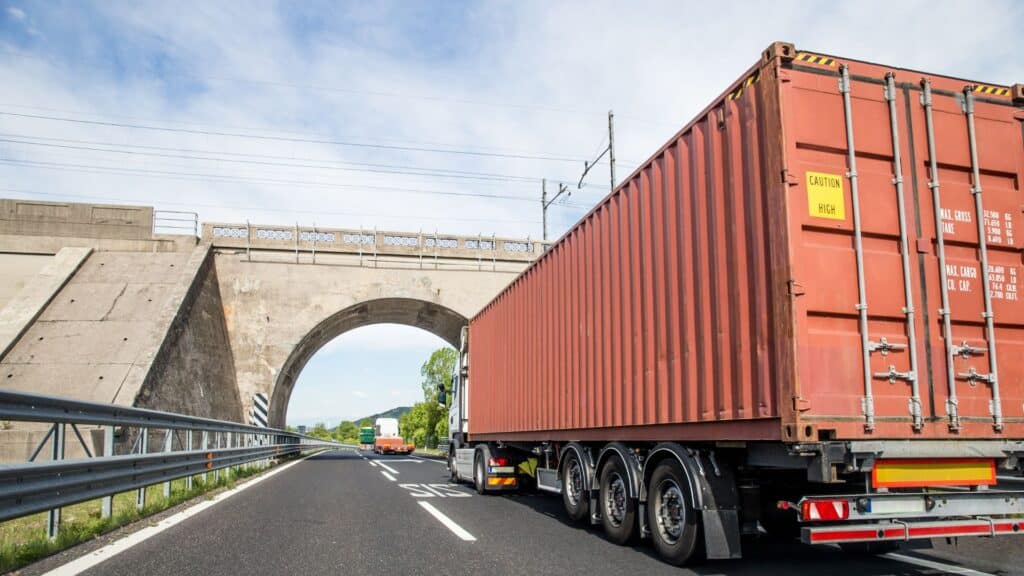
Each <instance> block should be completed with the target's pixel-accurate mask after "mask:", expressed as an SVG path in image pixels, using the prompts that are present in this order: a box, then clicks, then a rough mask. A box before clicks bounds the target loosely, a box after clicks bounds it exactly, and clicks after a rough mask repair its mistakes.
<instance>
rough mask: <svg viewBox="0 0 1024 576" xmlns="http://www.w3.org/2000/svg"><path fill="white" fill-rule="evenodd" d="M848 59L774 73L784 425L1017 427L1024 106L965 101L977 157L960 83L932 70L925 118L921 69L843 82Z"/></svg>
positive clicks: (869, 68)
mask: <svg viewBox="0 0 1024 576" xmlns="http://www.w3.org/2000/svg"><path fill="white" fill-rule="evenodd" d="M842 66H843V63H842V62H841V61H837V60H833V59H828V60H827V61H826V62H825V63H823V64H820V65H815V66H809V65H808V66H795V67H794V69H793V70H790V71H789V76H788V78H786V79H784V81H783V82H782V84H781V86H782V94H783V97H782V102H783V122H784V126H785V129H786V133H787V134H786V136H787V166H788V178H789V182H790V185H791V186H790V191H789V195H788V198H787V202H788V218H789V229H790V238H791V240H790V242H791V253H792V270H793V279H792V281H793V282H792V284H793V287H794V288H793V292H794V294H796V296H794V298H795V306H794V314H795V319H794V320H795V323H796V328H797V329H796V338H797V343H796V345H797V352H798V363H799V365H798V372H797V378H798V382H797V383H796V384H795V388H794V394H793V396H794V397H793V402H794V407H795V408H796V410H797V417H796V418H795V419H794V420H793V421H792V422H790V423H787V424H786V427H787V428H789V427H791V428H790V429H791V430H792V431H791V432H786V431H784V435H789V437H790V438H793V439H801V440H803V439H818V438H821V439H828V438H859V437H876V438H912V437H950V436H954V437H956V436H959V437H986V438H987V437H992V436H993V434H997V435H998V434H1008V435H1009V436H1011V437H1013V436H1016V437H1020V436H1021V435H1022V434H1021V432H1022V429H1021V421H1022V420H1021V417H1022V416H1024V414H1022V401H1024V393H1022V392H1024V391H1022V388H1024V384H1022V380H1024V368H1022V364H1024V361H1022V359H1024V306H1022V305H1021V303H1020V301H1019V300H1018V295H1019V288H1018V287H1019V278H1020V277H1021V275H1022V271H1021V244H1022V238H1021V225H1022V222H1021V209H1022V206H1024V197H1022V195H1021V190H1020V181H1021V176H1022V175H1024V168H1022V164H1024V160H1022V155H1024V143H1022V129H1021V122H1020V121H1019V120H1015V119H1014V114H1015V113H1016V112H1018V111H1017V110H1015V109H1014V108H1013V107H1012V106H1009V100H1008V98H1005V99H1004V100H1005V102H998V103H993V102H989V101H987V100H986V99H985V98H978V97H974V98H970V97H968V98H966V100H973V112H974V114H973V116H974V118H973V122H974V125H975V134H976V137H975V139H974V142H975V144H974V148H975V150H976V156H977V162H976V163H972V160H971V152H970V151H971V144H970V138H969V136H968V115H967V114H966V113H965V110H966V109H967V108H969V107H967V106H964V103H965V96H964V93H963V92H962V89H963V87H964V86H963V82H957V81H954V80H949V79H933V81H932V82H933V86H932V88H933V95H932V106H931V110H932V112H931V114H932V126H933V128H932V129H931V130H929V129H928V124H927V115H926V112H927V110H926V107H925V106H924V104H923V100H922V95H923V90H922V85H921V74H920V73H914V72H908V71H900V70H891V69H886V68H884V67H880V66H875V65H870V64H864V63H856V62H851V63H849V68H848V73H849V76H850V81H849V83H848V84H846V85H845V86H844V83H843V82H842V79H841V69H842ZM889 72H892V73H893V79H892V84H891V86H889V85H888V81H887V79H886V75H887V74H888V73H889ZM844 89H848V94H847V95H848V102H846V101H844V100H846V98H844V94H843V92H844ZM977 94H978V93H974V92H972V93H971V96H976V95H977ZM929 132H930V133H931V136H932V141H933V143H934V147H935V150H936V158H937V164H936V170H935V176H933V174H932V171H931V168H932V160H931V157H930V154H929V146H928V134H929ZM850 141H852V142H853V143H854V146H853V148H854V149H855V150H856V154H855V156H854V158H853V159H852V160H851V158H850V156H849V154H848V150H849V146H848V143H849V142H850ZM894 141H895V142H896V146H895V147H894V145H893V142H894ZM897 152H898V154H897ZM974 165H976V166H977V167H978V170H977V171H978V175H979V176H978V178H977V181H978V182H977V183H980V187H981V190H982V192H981V194H980V199H981V201H982V202H981V205H982V206H981V210H980V211H979V210H978V206H977V204H976V198H978V197H979V196H978V194H976V193H974V192H972V188H973V189H975V190H976V189H977V186H976V183H975V178H974V177H973V172H974ZM901 177H902V178H901ZM935 177H937V180H938V182H939V187H938V188H937V190H938V195H939V199H940V202H939V210H938V213H937V214H938V218H939V220H938V221H939V222H941V225H942V230H943V232H944V234H943V237H942V240H943V242H942V243H943V244H944V246H943V248H942V249H941V250H940V248H939V245H940V242H939V238H938V235H937V234H936V233H935V231H936V225H935V222H936V219H935V218H936V211H935V209H934V206H935V205H934V204H933V202H932V194H933V189H934V188H933V187H932V186H930V183H932V182H934V180H935V179H936V178H935ZM855 188H856V190H855ZM901 194H902V197H903V202H902V208H903V210H902V215H901V210H900V206H901V204H900V203H899V202H898V201H897V199H898V198H899V197H900V195H901ZM858 212H859V214H858ZM858 221H859V222H858ZM979 222H980V223H981V224H982V229H983V230H984V232H983V239H984V240H985V242H984V247H985V252H986V254H985V256H984V258H985V259H987V261H988V270H989V276H988V281H989V294H990V296H991V298H990V299H989V303H988V305H987V306H986V302H985V298H984V287H983V283H984V280H985V279H984V278H982V273H981V270H982V264H981V262H982V260H983V255H982V249H981V248H982V243H980V242H979V235H978V230H979V228H978V223H979ZM904 247H905V248H904ZM940 255H941V256H942V257H943V259H944V261H945V266H944V269H945V272H946V274H945V279H946V283H945V285H946V291H945V292H946V301H947V302H948V306H943V290H942V287H943V284H942V278H943V274H941V272H942V267H940V265H939V260H940ZM858 259H859V261H860V262H859V264H858ZM858 268H859V269H860V271H858ZM947 310H948V316H949V331H948V333H949V338H948V339H947V337H946V334H947V331H946V322H945V320H946V319H945V317H944V314H946V313H947ZM989 314H990V315H991V317H992V320H993V322H992V329H991V330H988V329H986V315H989ZM992 352H994V353H995V354H992ZM992 357H996V358H998V362H995V363H992V362H990V358H992ZM950 367H951V368H952V370H949V369H948V368H950ZM950 374H952V377H949V375H950ZM994 374H998V378H995V377H994ZM954 397H955V398H954ZM951 400H952V401H951Z"/></svg>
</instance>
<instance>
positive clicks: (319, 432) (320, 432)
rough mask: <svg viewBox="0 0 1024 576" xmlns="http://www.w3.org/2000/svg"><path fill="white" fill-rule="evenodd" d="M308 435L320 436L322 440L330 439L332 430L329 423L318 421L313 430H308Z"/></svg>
mask: <svg viewBox="0 0 1024 576" xmlns="http://www.w3.org/2000/svg"><path fill="white" fill-rule="evenodd" d="M306 434H307V435H309V436H312V437H314V438H320V439H322V440H330V439H331V432H330V430H328V429H327V425H326V424H324V423H323V422H317V424H316V426H313V429H312V430H309V431H308V432H306Z"/></svg>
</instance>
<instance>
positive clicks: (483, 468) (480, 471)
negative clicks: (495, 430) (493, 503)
mask: <svg viewBox="0 0 1024 576" xmlns="http://www.w3.org/2000/svg"><path fill="white" fill-rule="evenodd" d="M473 485H474V486H476V493H477V494H480V495H483V494H486V493H487V463H486V456H485V455H484V454H483V453H482V452H478V453H477V455H476V461H475V462H474V463H473Z"/></svg>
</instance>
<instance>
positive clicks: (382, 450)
mask: <svg viewBox="0 0 1024 576" xmlns="http://www.w3.org/2000/svg"><path fill="white" fill-rule="evenodd" d="M415 449H416V445H415V444H406V443H405V439H403V438H402V437H401V436H396V437H393V438H384V437H378V438H377V439H376V440H374V441H373V451H374V452H375V453H376V454H411V453H412V451H413V450H415Z"/></svg>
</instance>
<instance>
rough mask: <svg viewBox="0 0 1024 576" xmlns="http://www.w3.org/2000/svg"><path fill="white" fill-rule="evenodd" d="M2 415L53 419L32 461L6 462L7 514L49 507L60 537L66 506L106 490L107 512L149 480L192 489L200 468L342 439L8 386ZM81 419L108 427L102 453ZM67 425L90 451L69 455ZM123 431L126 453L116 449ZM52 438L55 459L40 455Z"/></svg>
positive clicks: (261, 460)
mask: <svg viewBox="0 0 1024 576" xmlns="http://www.w3.org/2000/svg"><path fill="white" fill-rule="evenodd" d="M0 420H6V421H12V422H44V423H49V424H51V426H50V429H49V431H48V432H47V433H46V435H45V436H44V437H43V439H42V441H41V442H40V443H39V445H38V446H37V447H36V449H35V450H34V451H33V453H32V455H31V456H30V457H29V461H28V462H25V463H21V464H5V465H0V521H3V520H10V519H13V518H18V517H21V516H26V515H28V514H34V513H37V512H43V511H49V515H48V518H47V532H48V534H49V536H50V537H51V538H55V537H56V536H57V532H58V530H59V526H60V508H61V507H62V506H68V505H71V504H76V503H78V502H84V501H86V500H93V499H96V498H101V497H102V498H103V505H102V512H103V516H104V517H108V516H109V515H110V514H111V513H112V497H113V494H117V493H120V492H126V491H130V490H137V491H138V492H137V496H136V505H137V507H138V508H139V509H140V510H141V509H142V507H143V506H145V501H146V492H145V491H146V487H147V486H151V485H155V484H160V483H163V485H164V496H165V497H168V496H169V495H170V482H171V481H172V480H176V479H180V478H185V479H186V488H188V489H191V487H192V480H193V478H194V477H195V476H197V475H208V474H210V473H213V474H214V478H215V479H216V478H219V475H220V472H221V471H222V470H223V471H225V473H226V474H230V471H231V469H233V468H237V467H238V466H240V465H243V464H253V463H257V464H258V465H260V466H265V465H268V464H269V462H270V459H272V458H277V457H281V456H285V455H290V454H298V453H301V452H303V451H306V450H316V449H324V448H337V447H341V446H343V445H342V444H340V443H338V442H331V441H325V440H320V439H317V438H313V437H311V436H306V435H303V434H296V433H294V432H288V431H285V430H277V429H273V428H261V427H257V426H248V425H245V424H239V423H237V422H230V421H224V420H214V419H210V418H200V417H195V416H187V415H183V414H175V413H171V412H160V411H157V410H147V409H143V408H130V407H125V406H116V405H111V404H99V403H94V402H83V401H79V400H69V399H65V398H58V397H53V396H43V395H38V394H26V393H20V392H9V391H0ZM82 425H84V426H100V427H102V433H103V454H96V455H93V453H92V451H91V450H89V446H88V444H87V443H86V441H85V439H84V438H83V437H82V433H81V431H80V429H79V426H82ZM68 428H70V429H71V431H72V432H73V433H74V437H75V438H77V440H78V441H79V442H80V443H81V446H82V449H83V451H84V452H85V454H86V457H85V458H75V459H67V460H65V459H64V454H65V448H66V442H65V441H66V439H67V432H68ZM151 432H154V433H156V434H157V435H158V434H159V433H162V435H163V438H162V440H163V443H162V450H160V451H158V452H151V451H150V449H149V444H150V442H149V440H150V436H151ZM116 436H120V439H121V440H120V445H121V447H122V449H124V448H128V450H127V452H128V453H127V454H121V455H116V454H115V451H116V450H115V437H116ZM47 444H49V445H50V448H51V449H50V456H51V460H50V461H48V462H36V461H35V459H36V457H37V456H39V454H40V453H41V452H42V450H43V448H44V447H46V445H47ZM176 448H177V449H176ZM97 452H98V450H97Z"/></svg>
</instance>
